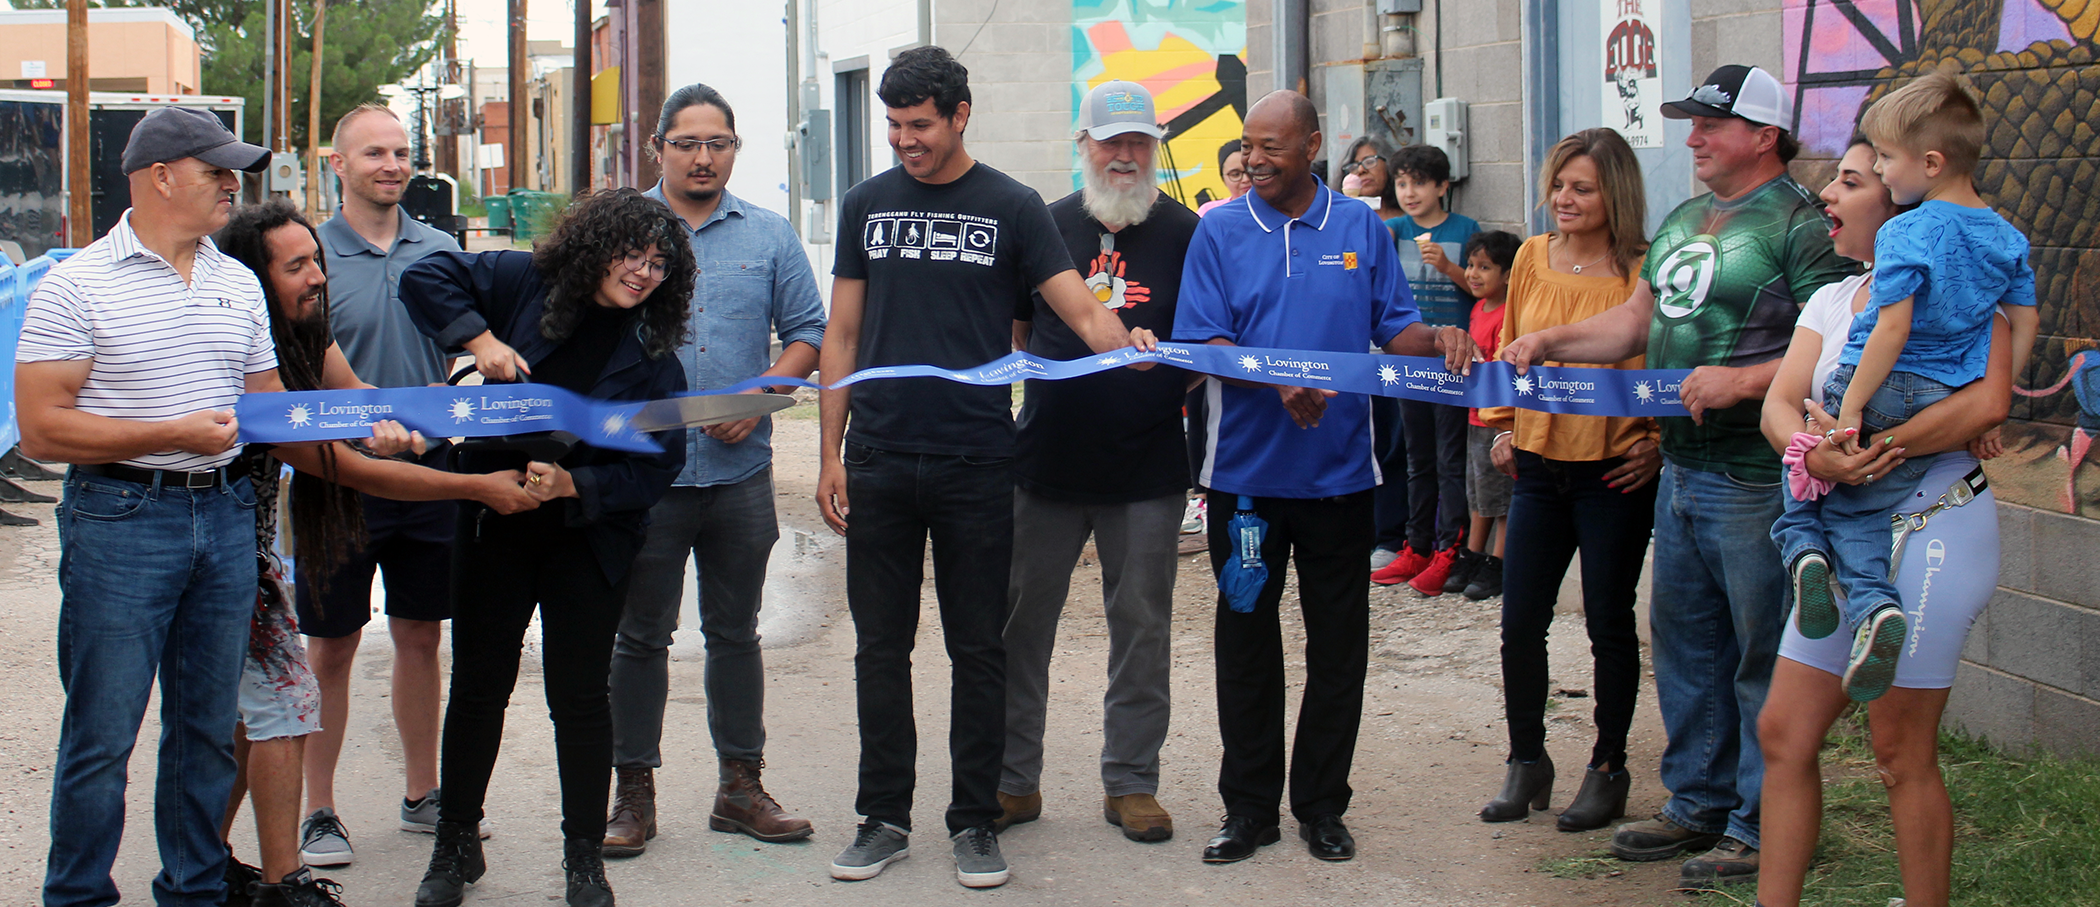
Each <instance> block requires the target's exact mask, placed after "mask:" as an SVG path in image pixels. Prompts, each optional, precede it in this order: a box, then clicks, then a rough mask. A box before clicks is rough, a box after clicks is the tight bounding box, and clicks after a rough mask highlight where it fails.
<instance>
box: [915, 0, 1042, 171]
mask: <svg viewBox="0 0 2100 907" xmlns="http://www.w3.org/2000/svg"><path fill="white" fill-rule="evenodd" d="M933 42H934V43H935V44H938V45H940V46H942V47H945V48H948V50H949V52H950V53H955V54H957V59H958V60H960V61H961V62H962V64H963V65H964V66H967V67H969V68H970V96H971V103H970V128H969V133H968V142H969V149H970V155H971V156H972V157H975V158H976V159H977V160H980V161H983V162H984V163H986V164H988V165H990V166H992V167H995V168H998V169H999V170H1001V171H1004V172H1005V173H1006V174H1007V175H1009V176H1012V177H1013V178H1015V179H1017V180H1020V181H1021V182H1023V183H1025V184H1027V185H1028V186H1029V187H1030V188H1032V189H1034V190H1035V191H1036V192H1038V193H1040V194H1041V195H1042V196H1043V200H1044V201H1046V202H1047V201H1056V200H1057V199H1060V198H1063V197H1065V196H1066V195H1068V194H1070V193H1071V191H1072V165H1073V156H1072V7H1071V5H1070V4H1060V3H998V2H994V0H941V2H939V3H936V4H934V8H933Z"/></svg>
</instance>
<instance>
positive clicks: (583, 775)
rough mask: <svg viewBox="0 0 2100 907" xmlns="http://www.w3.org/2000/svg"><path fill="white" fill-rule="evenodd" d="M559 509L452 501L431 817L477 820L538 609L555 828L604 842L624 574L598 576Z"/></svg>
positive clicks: (581, 538)
mask: <svg viewBox="0 0 2100 907" xmlns="http://www.w3.org/2000/svg"><path fill="white" fill-rule="evenodd" d="M559 504H560V502H556V503H555V504H554V505H549V506H547V507H544V508H542V509H539V510H533V511H528V512H526V513H521V514H517V515H514V516H499V515H497V514H494V513H488V512H487V510H486V509H485V508H482V507H479V506H473V505H469V506H465V507H462V508H460V511H461V521H460V528H459V535H458V539H457V541H456V543H455V544H456V547H455V548H454V551H455V554H454V558H455V560H454V569H453V574H452V575H453V577H454V578H455V581H454V584H453V587H454V590H455V595H456V598H455V600H454V610H453V618H452V696H451V699H450V701H449V702H447V704H446V706H445V734H444V740H443V742H442V744H441V747H440V749H441V751H442V756H443V762H442V764H441V766H440V770H439V773H438V780H439V783H440V784H442V785H443V789H444V792H445V797H444V800H443V802H442V803H441V804H440V806H439V813H438V814H439V817H440V818H442V819H444V820H445V821H447V822H479V821H481V816H482V803H483V801H484V800H486V799H487V796H488V789H489V775H490V774H491V773H492V772H493V771H495V768H496V752H497V750H498V748H500V747H501V745H502V743H503V711H504V708H505V707H506V706H507V705H509V704H510V694H511V690H512V688H514V687H516V686H517V682H518V655H519V651H520V650H521V649H522V648H523V647H524V642H525V629H526V627H527V625H528V624H530V623H531V622H532V612H533V610H534V609H535V608H537V609H538V610H539V612H540V662H541V666H542V670H543V673H544V675H545V678H544V679H545V685H546V688H547V710H548V712H549V713H551V714H552V716H553V718H554V760H555V767H556V771H557V772H559V774H560V777H561V816H562V819H561V833H562V837H564V838H583V839H586V840H590V841H594V842H595V841H598V840H600V839H602V838H604V837H605V807H606V787H607V785H608V784H609V783H610V782H611V779H612V707H611V704H610V702H609V698H608V694H607V692H606V689H607V688H606V676H607V674H608V672H609V671H610V670H611V666H612V649H613V634H614V632H615V631H616V630H618V628H619V626H620V611H621V608H622V606H623V605H624V604H625V602H626V601H627V581H626V580H624V579H623V580H621V581H620V582H619V583H608V582H606V581H605V573H604V571H602V570H600V569H599V567H598V558H597V557H596V556H595V555H593V554H592V553H591V549H590V546H589V544H588V543H587V542H585V540H584V534H583V532H582V530H580V529H575V528H571V527H568V526H565V525H563V523H562V513H563V510H564V508H563V507H561V506H559ZM484 513H486V514H487V515H486V516H485V517H484V516H481V514H484Z"/></svg>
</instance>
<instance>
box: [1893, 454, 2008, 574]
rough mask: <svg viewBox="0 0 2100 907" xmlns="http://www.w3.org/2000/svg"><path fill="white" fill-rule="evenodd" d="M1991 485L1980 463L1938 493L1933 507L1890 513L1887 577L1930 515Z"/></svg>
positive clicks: (1967, 501) (1954, 504)
mask: <svg viewBox="0 0 2100 907" xmlns="http://www.w3.org/2000/svg"><path fill="white" fill-rule="evenodd" d="M1990 487H1991V480H1990V479H1989V478H1987V477H1985V476H1984V474H1983V466H1982V465H1981V464H1979V465H1978V466H1977V467H1976V468H1975V469H1971V470H1969V474H1968V475H1965V476H1962V477H1961V478H1959V479H1956V480H1955V481H1954V484H1952V485H1949V486H1947V490H1946V491H1945V492H1942V493H1941V494H1940V499H1939V500H1937V501H1934V502H1932V506H1930V507H1927V508H1925V509H1924V510H1920V511H1918V512H1917V513H1900V512H1899V513H1891V514H1889V535H1890V536H1891V537H1892V538H1891V541H1890V544H1889V579H1890V580H1892V581H1893V580H1894V579H1895V578H1896V568H1897V567H1899V566H1901V565H1902V563H1903V543H1904V542H1907V541H1909V540H1910V534H1911V533H1913V532H1917V531H1918V530H1920V529H1924V528H1925V524H1926V523H1928V522H1930V521H1931V520H1932V515H1933V514H1935V513H1939V512H1940V511H1942V510H1946V509H1948V508H1950V507H1960V506H1961V505H1963V504H1967V503H1969V502H1970V501H1973V500H1976V496H1977V495H1979V494H1982V493H1983V492H1984V491H1985V490H1986V489H1988V488H1990Z"/></svg>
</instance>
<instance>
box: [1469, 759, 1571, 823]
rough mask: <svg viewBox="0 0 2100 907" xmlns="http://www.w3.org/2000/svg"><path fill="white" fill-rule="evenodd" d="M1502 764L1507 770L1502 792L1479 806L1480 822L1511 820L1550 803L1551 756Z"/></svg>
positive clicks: (1551, 783)
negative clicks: (1537, 759)
mask: <svg viewBox="0 0 2100 907" xmlns="http://www.w3.org/2000/svg"><path fill="white" fill-rule="evenodd" d="M1503 764H1504V765H1507V766H1509V771H1508V773H1507V774H1506V775H1504V776H1503V778H1502V792H1501V793H1499V794H1496V795H1495V799H1493V800H1489V801H1488V804H1487V805H1486V806H1483V807H1481V808H1480V821H1482V822H1515V821H1517V820H1519V819H1523V818H1527V817H1529V816H1530V815H1531V810H1533V809H1545V808H1546V807H1547V805H1549V804H1551V803H1552V802H1553V757H1552V756H1540V757H1539V761H1537V762H1518V761H1517V760H1515V759H1511V760H1509V761H1507V762H1505V763H1503ZM1527 806H1528V807H1530V808H1529V809H1526V807H1527Z"/></svg>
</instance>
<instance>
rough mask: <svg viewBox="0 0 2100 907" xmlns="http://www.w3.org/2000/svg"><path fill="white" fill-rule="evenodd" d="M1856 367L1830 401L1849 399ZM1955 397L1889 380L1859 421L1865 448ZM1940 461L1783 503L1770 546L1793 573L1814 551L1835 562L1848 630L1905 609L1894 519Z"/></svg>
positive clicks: (1908, 380) (1841, 373) (1834, 386)
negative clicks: (1893, 574) (1894, 567)
mask: <svg viewBox="0 0 2100 907" xmlns="http://www.w3.org/2000/svg"><path fill="white" fill-rule="evenodd" d="M1852 372H1853V367H1852V366H1849V365H1841V366H1838V368H1837V370H1836V371H1833V372H1831V373H1830V381H1829V382H1828V383H1827V384H1825V385H1824V389H1823V399H1824V400H1843V399H1845V388H1846V387H1848V386H1850V385H1851V383H1852ZM1953 393H1954V388H1951V387H1948V386H1947V385H1944V384H1941V383H1939V382H1938V381H1934V380H1932V379H1930V378H1926V377H1922V376H1919V375H1913V374H1910V373H1909V372H1890V373H1889V379H1888V380H1887V381H1885V382H1882V385H1881V387H1880V388H1878V389H1876V390H1875V391H1874V395H1873V396H1872V397H1870V398H1868V400H1867V406H1866V408H1865V409H1864V410H1862V411H1861V413H1860V425H1861V428H1862V429H1863V430H1862V431H1861V433H1860V437H1861V446H1865V445H1866V443H1867V442H1868V441H1870V440H1871V439H1872V438H1873V437H1874V436H1875V435H1876V434H1877V433H1879V432H1881V431H1883V430H1885V429H1887V428H1889V427H1890V426H1894V425H1900V424H1902V423H1904V422H1908V421H1910V420H1911V419H1912V418H1913V417H1915V416H1916V415H1917V414H1918V413H1919V411H1921V410H1923V409H1924V408H1925V407H1928V406H1931V405H1932V404H1934V403H1938V402H1940V401H1941V400H1945V399H1947V397H1948V396H1949V395H1951V394H1953ZM1934 459H1935V458H1934V457H1915V458H1912V459H1909V460H1905V461H1903V465H1902V466H1898V467H1896V468H1895V469H1893V470H1891V471H1890V472H1889V473H1888V474H1887V475H1883V476H1879V477H1877V478H1875V480H1874V481H1872V482H1868V483H1866V484H1864V485H1839V486H1837V487H1835V488H1832V489H1831V490H1830V493H1828V494H1826V495H1824V496H1823V497H1822V498H1821V499H1819V500H1813V501H1802V500H1797V499H1795V498H1794V495H1793V493H1792V492H1791V490H1789V492H1788V493H1787V494H1786V495H1785V498H1786V512H1785V513H1784V514H1782V515H1781V516H1780V518H1779V520H1778V521H1777V522H1775V523H1773V524H1772V541H1774V542H1777V543H1778V544H1779V562H1780V563H1782V564H1787V565H1789V566H1791V565H1792V564H1793V563H1794V559H1795V558H1798V557H1800V556H1801V555H1802V554H1804V553H1806V552H1809V551H1815V552H1819V553H1821V554H1823V555H1824V556H1825V557H1827V558H1829V559H1830V561H1831V564H1830V567H1831V571H1832V572H1833V573H1834V574H1835V575H1836V577H1837V581H1838V588H1840V589H1843V590H1845V595H1844V596H1843V597H1842V598H1840V599H1838V610H1839V613H1841V614H1843V615H1844V618H1845V623H1846V625H1848V626H1858V625H1859V622H1860V621H1862V620H1864V619H1865V618H1866V617H1867V616H1868V615H1870V614H1872V613H1874V610H1875V609H1876V608H1879V607H1880V606H1881V605H1882V604H1884V603H1886V604H1890V605H1895V606H1896V607H1899V608H1900V607H1902V600H1901V599H1900V598H1899V597H1898V596H1897V595H1896V585H1895V583H1893V582H1891V581H1890V579H1889V546H1890V537H1889V513H1890V512H1891V511H1893V510H1895V509H1896V505H1897V504H1900V503H1902V502H1903V499H1904V498H1907V497H1910V493H1911V492H1912V491H1915V490H1917V485H1918V480H1919V479H1921V478H1923V477H1924V476H1925V471H1926V470H1928V469H1931V468H1932V463H1933V460H1934Z"/></svg>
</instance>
